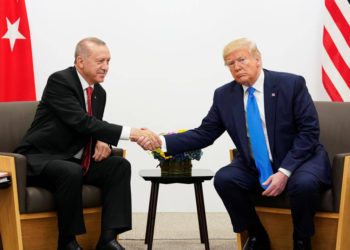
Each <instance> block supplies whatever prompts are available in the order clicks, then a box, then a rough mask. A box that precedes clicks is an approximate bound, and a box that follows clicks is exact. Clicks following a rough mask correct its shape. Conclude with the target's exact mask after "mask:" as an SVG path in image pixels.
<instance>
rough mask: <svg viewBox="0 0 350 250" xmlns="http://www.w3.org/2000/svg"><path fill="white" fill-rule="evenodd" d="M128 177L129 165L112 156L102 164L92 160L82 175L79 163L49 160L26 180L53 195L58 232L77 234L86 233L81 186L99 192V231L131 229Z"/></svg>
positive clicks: (119, 231)
mask: <svg viewBox="0 0 350 250" xmlns="http://www.w3.org/2000/svg"><path fill="white" fill-rule="evenodd" d="M130 177H131V167H130V163H129V162H128V161H127V160H126V159H124V158H122V157H119V156H111V157H108V158H107V159H105V160H103V161H101V162H95V161H93V160H92V161H91V165H90V168H89V171H88V172H87V174H86V175H85V176H84V175H83V172H82V169H81V166H80V164H79V163H77V162H75V161H73V160H72V161H69V160H52V161H50V162H49V163H48V164H47V165H46V166H45V168H44V170H43V171H42V173H41V174H40V176H36V177H29V181H30V182H31V184H33V182H34V184H37V185H38V186H44V187H46V188H48V189H49V190H51V191H52V192H53V193H54V198H55V205H56V208H57V218H58V229H59V232H60V233H61V234H64V235H78V234H83V233H85V232H86V230H85V224H84V217H83V204H82V185H83V184H91V185H95V186H98V187H100V188H101V189H102V199H103V201H102V202H103V204H102V224H101V230H107V229H116V230H117V233H122V232H125V231H127V230H130V229H131V190H130Z"/></svg>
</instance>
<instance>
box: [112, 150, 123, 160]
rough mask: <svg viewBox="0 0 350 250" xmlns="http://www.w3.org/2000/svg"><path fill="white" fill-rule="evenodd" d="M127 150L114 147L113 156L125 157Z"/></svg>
mask: <svg viewBox="0 0 350 250" xmlns="http://www.w3.org/2000/svg"><path fill="white" fill-rule="evenodd" d="M125 154H126V150H125V149H122V148H112V153H111V155H112V156H121V157H123V158H125Z"/></svg>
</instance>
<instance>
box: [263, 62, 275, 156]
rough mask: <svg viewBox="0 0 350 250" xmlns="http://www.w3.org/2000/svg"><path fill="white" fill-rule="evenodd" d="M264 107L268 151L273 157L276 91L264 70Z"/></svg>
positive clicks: (272, 81) (272, 80) (269, 76)
mask: <svg viewBox="0 0 350 250" xmlns="http://www.w3.org/2000/svg"><path fill="white" fill-rule="evenodd" d="M264 74H265V79H264V105H265V121H266V130H267V135H268V138H269V144H270V150H271V154H272V157H273V155H274V154H273V152H274V147H275V121H276V104H277V97H278V89H277V87H276V84H275V82H274V79H273V78H272V76H271V74H270V72H269V71H268V70H265V69H264Z"/></svg>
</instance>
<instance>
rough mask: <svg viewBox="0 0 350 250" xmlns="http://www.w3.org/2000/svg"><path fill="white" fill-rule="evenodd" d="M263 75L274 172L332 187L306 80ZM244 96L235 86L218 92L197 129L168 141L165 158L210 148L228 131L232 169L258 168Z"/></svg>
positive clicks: (288, 76)
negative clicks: (308, 176)
mask: <svg viewBox="0 0 350 250" xmlns="http://www.w3.org/2000/svg"><path fill="white" fill-rule="evenodd" d="M264 74H265V79H264V105H265V120H266V128H267V134H268V138H269V143H270V149H271V154H272V158H273V166H274V170H275V171H277V169H278V168H280V167H282V168H284V169H287V170H289V171H291V172H293V171H295V170H296V169H297V168H302V169H303V171H305V172H310V173H312V174H314V175H315V176H317V177H318V178H319V179H320V180H321V181H322V182H323V183H325V184H330V183H331V167H330V163H329V159H328V156H327V153H326V151H325V149H324V147H323V145H322V144H320V142H319V133H320V129H319V123H318V116H317V112H316V109H315V106H314V104H313V101H312V99H311V97H310V94H309V92H308V90H307V87H306V84H305V79H304V78H303V77H302V76H297V75H293V74H289V73H282V72H274V71H269V70H265V69H264ZM243 94H244V93H243V88H242V86H241V85H240V84H239V83H237V82H236V81H232V82H230V83H228V84H225V85H223V86H221V87H219V88H218V89H216V91H215V94H214V101H213V105H212V107H211V108H210V110H209V113H208V115H207V116H206V117H205V118H204V119H203V121H202V124H201V125H200V126H199V127H198V128H196V129H192V130H189V131H187V132H185V133H181V134H173V135H167V136H165V140H166V145H167V153H168V154H176V153H180V152H185V151H190V150H194V149H199V148H204V147H207V146H209V145H211V144H213V142H214V141H215V140H216V139H217V138H218V137H219V136H220V135H221V134H222V133H223V132H225V131H227V132H228V134H229V136H230V137H231V139H232V141H233V143H234V144H235V145H236V147H237V150H238V151H239V154H238V155H237V156H236V157H235V158H234V160H233V162H232V163H231V164H230V165H232V166H235V167H252V166H253V167H254V162H253V160H252V159H251V157H250V155H249V144H248V138H247V128H246V119H245V111H244V103H243ZM300 170H301V169H300Z"/></svg>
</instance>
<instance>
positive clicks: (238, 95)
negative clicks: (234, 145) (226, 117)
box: [230, 82, 250, 161]
mask: <svg viewBox="0 0 350 250" xmlns="http://www.w3.org/2000/svg"><path fill="white" fill-rule="evenodd" d="M230 100H232V112H231V114H233V119H234V124H235V127H236V131H237V137H238V139H239V141H240V145H241V147H242V150H243V152H241V153H242V155H244V157H245V158H246V159H247V160H248V161H250V157H249V149H248V147H249V146H248V138H247V126H246V119H245V111H244V102H243V88H242V86H241V85H240V84H238V83H237V82H234V84H233V87H232V91H231V97H230Z"/></svg>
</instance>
